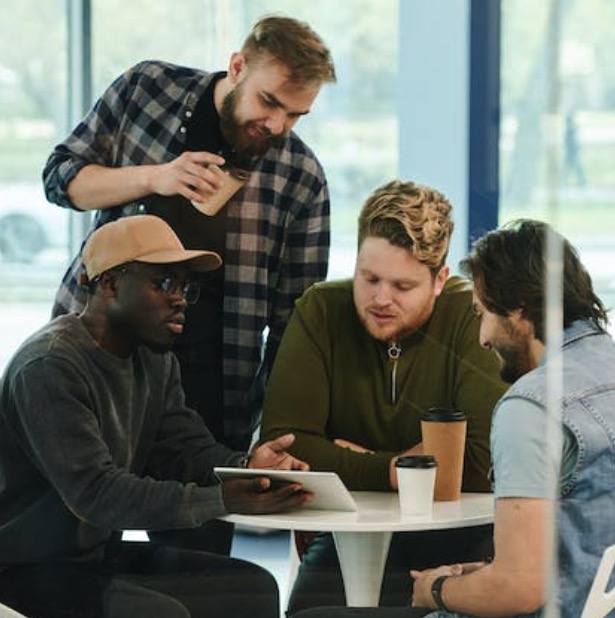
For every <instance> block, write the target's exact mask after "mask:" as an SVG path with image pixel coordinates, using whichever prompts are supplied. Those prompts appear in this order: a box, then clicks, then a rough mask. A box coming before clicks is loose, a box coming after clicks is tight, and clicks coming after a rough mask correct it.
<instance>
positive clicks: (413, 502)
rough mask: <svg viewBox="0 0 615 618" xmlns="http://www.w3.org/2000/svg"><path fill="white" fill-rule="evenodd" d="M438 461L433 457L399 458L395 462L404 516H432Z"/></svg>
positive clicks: (414, 456)
mask: <svg viewBox="0 0 615 618" xmlns="http://www.w3.org/2000/svg"><path fill="white" fill-rule="evenodd" d="M436 467H437V463H436V459H435V457H432V456H431V455H412V456H407V457H399V458H398V459H397V461H396V462H395V468H396V470H397V486H398V493H399V510H400V511H401V514H402V515H413V516H414V515H416V516H419V515H421V516H430V515H431V510H432V506H433V498H434V486H435V481H436Z"/></svg>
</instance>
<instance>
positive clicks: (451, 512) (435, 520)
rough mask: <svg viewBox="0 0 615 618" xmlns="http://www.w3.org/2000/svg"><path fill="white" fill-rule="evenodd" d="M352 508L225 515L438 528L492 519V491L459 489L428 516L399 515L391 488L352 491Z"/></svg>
mask: <svg viewBox="0 0 615 618" xmlns="http://www.w3.org/2000/svg"><path fill="white" fill-rule="evenodd" d="M351 493H352V495H353V497H354V499H355V500H356V502H357V506H358V510H357V511H356V512H342V511H324V510H318V509H310V508H301V509H296V510H294V511H288V512H286V513H275V514H273V515H238V514H232V515H227V516H225V517H223V518H221V519H226V520H227V521H232V522H234V523H236V524H245V525H248V526H258V527H261V528H275V529H279V530H306V531H310V530H313V531H320V530H327V531H330V532H335V531H348V532H382V531H391V532H398V531H411V530H416V531H418V530H442V529H446V528H463V527H471V526H479V525H482V524H489V523H492V522H493V507H494V501H493V495H492V494H480V493H462V494H461V500H459V501H455V502H435V503H434V506H433V512H432V516H431V517H425V516H412V515H403V516H402V515H401V513H400V511H399V498H398V495H397V493H395V492H375V491H353V492H351Z"/></svg>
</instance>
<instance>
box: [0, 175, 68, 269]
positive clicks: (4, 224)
mask: <svg viewBox="0 0 615 618" xmlns="http://www.w3.org/2000/svg"><path fill="white" fill-rule="evenodd" d="M68 215H69V212H68V211H67V210H66V209H64V208H60V207H58V206H56V205H55V204H50V203H49V202H48V201H47V200H46V198H45V195H44V193H43V188H42V186H41V185H38V184H34V183H31V184H30V183H0V257H1V259H2V261H3V262H18V263H24V264H27V263H31V262H34V261H35V260H36V259H37V257H38V256H39V255H40V254H41V253H42V252H43V251H45V250H47V249H64V250H67V247H68V238H69V234H68V219H69V217H68Z"/></svg>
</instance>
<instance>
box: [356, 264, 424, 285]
mask: <svg viewBox="0 0 615 618" xmlns="http://www.w3.org/2000/svg"><path fill="white" fill-rule="evenodd" d="M358 271H359V272H360V273H361V274H362V275H367V276H370V277H375V278H376V279H386V280H387V281H390V282H391V283H393V284H394V285H400V284H402V285H418V284H419V283H420V282H419V281H417V280H416V279H403V278H401V279H396V278H392V279H391V278H388V277H382V276H381V275H379V274H377V273H375V272H374V271H373V270H370V269H369V268H361V267H359V268H358Z"/></svg>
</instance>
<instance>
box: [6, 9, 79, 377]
mask: <svg viewBox="0 0 615 618" xmlns="http://www.w3.org/2000/svg"><path fill="white" fill-rule="evenodd" d="M33 15H36V19H33V18H32V16H33ZM0 59H1V60H0V109H2V114H1V116H0V298H1V299H2V301H1V302H0V320H1V321H2V324H4V328H3V330H2V339H1V343H2V345H0V369H1V368H2V367H3V366H4V364H5V362H6V360H7V358H8V356H9V355H10V354H11V353H12V351H13V350H14V349H15V348H16V347H17V345H18V344H19V343H21V341H22V340H23V339H24V338H25V337H26V336H27V335H29V334H30V333H31V332H32V331H33V330H34V329H35V328H36V327H37V326H38V325H40V324H43V323H44V322H45V321H46V320H47V319H48V317H49V314H50V310H51V303H52V299H53V295H54V293H55V290H56V288H57V286H58V283H59V281H60V277H61V275H62V273H63V271H64V269H65V267H66V262H67V258H68V220H69V217H68V213H67V211H66V210H64V209H62V208H58V207H57V206H54V205H51V204H49V203H48V202H47V201H46V199H45V197H44V195H43V189H42V183H41V171H42V168H43V165H44V162H45V160H46V158H47V156H48V155H49V152H50V151H51V148H52V146H53V144H54V142H55V140H56V139H57V137H58V135H61V134H62V133H63V132H64V130H65V129H64V126H65V123H64V117H65V113H66V70H65V67H66V27H65V14H64V3H63V2H43V3H41V2H37V1H36V0H19V1H14V2H6V3H4V4H3V9H2V19H1V20H0Z"/></svg>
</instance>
